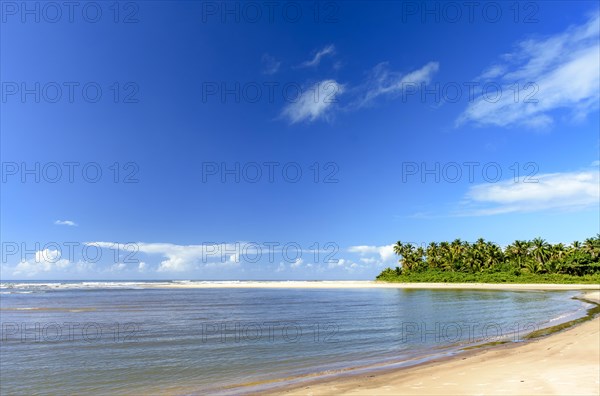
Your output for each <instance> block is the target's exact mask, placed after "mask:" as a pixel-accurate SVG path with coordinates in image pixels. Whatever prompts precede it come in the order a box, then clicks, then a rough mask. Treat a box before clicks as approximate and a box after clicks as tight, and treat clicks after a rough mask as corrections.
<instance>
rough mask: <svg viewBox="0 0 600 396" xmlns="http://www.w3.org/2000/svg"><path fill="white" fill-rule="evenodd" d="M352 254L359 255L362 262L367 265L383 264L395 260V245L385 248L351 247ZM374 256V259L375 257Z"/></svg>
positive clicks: (349, 249) (385, 246)
mask: <svg viewBox="0 0 600 396" xmlns="http://www.w3.org/2000/svg"><path fill="white" fill-rule="evenodd" d="M348 251H349V252H350V253H358V254H359V255H360V256H361V259H360V260H361V261H362V262H364V263H366V264H382V263H386V262H391V261H393V260H394V258H395V255H394V245H384V246H367V245H359V246H350V247H349V248H348ZM373 256H374V257H373Z"/></svg>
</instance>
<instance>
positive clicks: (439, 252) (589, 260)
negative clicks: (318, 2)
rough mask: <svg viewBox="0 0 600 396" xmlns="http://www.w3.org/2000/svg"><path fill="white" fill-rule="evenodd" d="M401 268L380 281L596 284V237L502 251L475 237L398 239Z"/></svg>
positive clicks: (599, 262)
mask: <svg viewBox="0 0 600 396" xmlns="http://www.w3.org/2000/svg"><path fill="white" fill-rule="evenodd" d="M394 253H395V254H396V255H398V256H399V266H397V267H396V268H394V269H392V268H386V269H385V270H383V271H382V272H381V273H380V274H379V275H378V276H377V279H378V280H382V281H392V282H490V283H499V282H511V283H600V234H598V235H596V237H593V238H588V239H586V240H585V241H584V242H579V241H575V242H573V243H571V244H570V245H565V244H562V243H557V244H551V243H548V242H547V241H545V240H544V239H542V238H535V239H533V240H531V241H525V240H516V241H514V242H513V243H512V244H510V245H508V246H506V247H505V248H502V247H500V246H499V245H498V244H496V243H493V242H489V241H486V240H484V239H483V238H480V239H478V240H477V241H476V242H474V243H469V242H466V241H462V240H460V239H455V240H454V241H452V242H440V243H437V242H431V243H429V244H428V245H426V246H415V245H414V244H411V243H402V242H401V241H398V242H397V243H396V244H395V245H394Z"/></svg>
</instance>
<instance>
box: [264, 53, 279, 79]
mask: <svg viewBox="0 0 600 396" xmlns="http://www.w3.org/2000/svg"><path fill="white" fill-rule="evenodd" d="M261 61H262V64H263V74H267V75H273V74H275V73H277V72H278V71H279V68H280V67H281V62H280V61H278V60H277V59H275V58H274V57H273V56H271V55H269V54H264V55H263V56H262V58H261Z"/></svg>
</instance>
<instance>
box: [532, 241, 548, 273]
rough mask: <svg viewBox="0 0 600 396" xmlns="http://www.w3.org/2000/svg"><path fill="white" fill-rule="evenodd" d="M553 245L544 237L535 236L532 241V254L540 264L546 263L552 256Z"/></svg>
mask: <svg viewBox="0 0 600 396" xmlns="http://www.w3.org/2000/svg"><path fill="white" fill-rule="evenodd" d="M550 252H551V246H550V244H549V243H548V242H546V241H545V240H544V239H542V238H535V239H534V240H533V241H532V251H531V254H532V255H533V257H534V258H535V259H536V260H537V261H538V263H539V264H540V265H542V266H543V265H544V263H545V262H546V261H547V260H548V258H549V257H550Z"/></svg>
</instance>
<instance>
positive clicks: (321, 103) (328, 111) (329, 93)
mask: <svg viewBox="0 0 600 396" xmlns="http://www.w3.org/2000/svg"><path fill="white" fill-rule="evenodd" d="M343 93H344V85H342V84H340V83H338V82H337V81H335V80H324V81H321V82H318V83H316V84H314V85H312V86H311V87H310V88H309V89H307V90H305V91H303V92H302V93H301V95H300V97H299V98H297V99H296V100H295V101H294V102H292V103H289V104H288V105H287V106H285V107H284V108H283V111H282V112H281V116H282V117H284V118H286V119H287V120H288V121H289V122H290V123H292V124H295V123H297V122H301V121H315V120H317V119H325V120H328V119H330V118H331V116H332V108H333V107H334V106H335V105H336V103H337V102H338V97H339V95H341V94H343Z"/></svg>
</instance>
